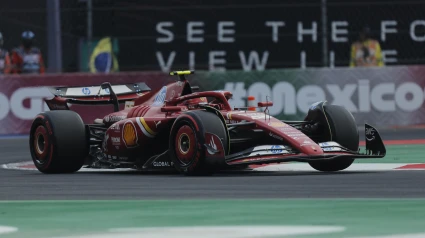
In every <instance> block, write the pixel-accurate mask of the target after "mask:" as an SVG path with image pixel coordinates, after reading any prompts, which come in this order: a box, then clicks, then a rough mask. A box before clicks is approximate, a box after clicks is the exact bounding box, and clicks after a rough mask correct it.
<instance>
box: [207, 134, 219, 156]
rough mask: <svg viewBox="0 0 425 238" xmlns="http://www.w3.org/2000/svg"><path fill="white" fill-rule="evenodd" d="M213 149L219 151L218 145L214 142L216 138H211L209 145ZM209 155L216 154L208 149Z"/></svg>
mask: <svg viewBox="0 0 425 238" xmlns="http://www.w3.org/2000/svg"><path fill="white" fill-rule="evenodd" d="M208 145H209V146H210V147H211V148H213V149H214V150H217V145H216V144H215V142H214V136H211V140H210V143H209V144H208ZM207 151H208V154H210V155H213V154H215V153H214V152H213V151H211V150H210V149H209V148H207Z"/></svg>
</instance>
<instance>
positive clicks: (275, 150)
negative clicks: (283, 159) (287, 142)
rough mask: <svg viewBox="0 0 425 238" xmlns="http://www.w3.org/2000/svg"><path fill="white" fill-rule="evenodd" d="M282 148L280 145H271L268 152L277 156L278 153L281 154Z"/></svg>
mask: <svg viewBox="0 0 425 238" xmlns="http://www.w3.org/2000/svg"><path fill="white" fill-rule="evenodd" d="M283 149H284V148H283V146H281V145H273V146H272V147H271V149H270V151H271V152H272V153H273V154H279V153H282V152H283Z"/></svg>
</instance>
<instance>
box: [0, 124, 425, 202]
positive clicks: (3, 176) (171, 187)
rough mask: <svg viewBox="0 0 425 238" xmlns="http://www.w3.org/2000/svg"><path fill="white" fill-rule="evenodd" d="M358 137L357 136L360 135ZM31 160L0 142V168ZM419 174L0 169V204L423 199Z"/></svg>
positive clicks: (394, 134)
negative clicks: (187, 174)
mask: <svg viewBox="0 0 425 238" xmlns="http://www.w3.org/2000/svg"><path fill="white" fill-rule="evenodd" d="M362 134H363V133H362ZM381 135H382V137H383V138H384V139H385V140H400V139H425V132H424V130H417V129H415V130H403V131H400V130H390V131H381ZM28 160H31V157H30V155H29V149H28V140H27V139H1V140H0V164H5V163H14V162H22V161H28ZM424 181H425V172H424V171H380V172H338V173H317V172H290V171H289V172H288V171H285V172H258V171H255V172H253V171H243V172H240V171H238V172H236V171H228V172H223V173H220V174H216V175H214V176H211V177H185V176H182V175H179V174H144V173H140V172H93V173H90V172H85V173H75V174H66V175H63V174H59V175H58V174H57V175H45V174H41V173H40V172H38V171H22V170H5V169H0V200H39V199H42V200H56V199H59V200H61V199H83V200H84V199H220V198H226V199H227V198H424V197H425V183H424Z"/></svg>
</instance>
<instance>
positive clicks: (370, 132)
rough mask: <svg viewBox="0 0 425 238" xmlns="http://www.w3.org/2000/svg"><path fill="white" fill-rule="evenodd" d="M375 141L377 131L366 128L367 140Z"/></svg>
mask: <svg viewBox="0 0 425 238" xmlns="http://www.w3.org/2000/svg"><path fill="white" fill-rule="evenodd" d="M374 139H375V129H374V128H366V140H368V141H373V140H374Z"/></svg>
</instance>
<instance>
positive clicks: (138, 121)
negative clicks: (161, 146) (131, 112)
mask: <svg viewBox="0 0 425 238" xmlns="http://www.w3.org/2000/svg"><path fill="white" fill-rule="evenodd" d="M140 118H141V117H140ZM140 118H139V117H136V122H137V125H139V127H140V129H141V130H142V132H143V134H145V136H147V137H149V138H153V137H154V136H153V135H152V134H150V133H149V132H148V131H147V130H146V129H145V127H144V126H143V125H142V123H141V120H140Z"/></svg>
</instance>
